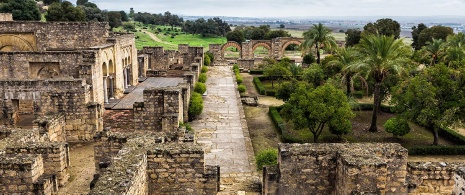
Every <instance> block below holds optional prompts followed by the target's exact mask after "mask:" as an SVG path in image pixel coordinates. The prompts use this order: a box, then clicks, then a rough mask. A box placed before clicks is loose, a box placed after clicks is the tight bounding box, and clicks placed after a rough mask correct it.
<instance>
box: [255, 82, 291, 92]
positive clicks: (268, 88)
mask: <svg viewBox="0 0 465 195" xmlns="http://www.w3.org/2000/svg"><path fill="white" fill-rule="evenodd" d="M261 82H262V85H263V87H265V90H266V91H277V90H278V89H279V86H280V85H282V84H284V83H288V82H290V81H281V83H279V81H278V80H274V81H273V85H274V87H272V85H271V81H269V80H266V81H261Z"/></svg>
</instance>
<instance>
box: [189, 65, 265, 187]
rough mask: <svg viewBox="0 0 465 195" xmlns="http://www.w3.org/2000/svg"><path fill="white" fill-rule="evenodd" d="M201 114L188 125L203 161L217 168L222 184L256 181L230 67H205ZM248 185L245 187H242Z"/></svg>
mask: <svg viewBox="0 0 465 195" xmlns="http://www.w3.org/2000/svg"><path fill="white" fill-rule="evenodd" d="M207 74H208V79H207V82H206V85H207V93H208V95H207V96H204V109H203V112H202V114H201V115H200V116H199V117H198V118H197V119H196V120H194V121H193V122H192V123H191V126H192V127H193V129H194V130H195V131H196V140H197V143H199V144H202V145H204V147H205V151H206V153H205V162H206V164H208V165H219V166H220V172H221V179H222V184H225V185H234V184H235V183H241V182H242V183H243V182H246V183H247V181H249V182H248V183H250V180H253V179H254V178H255V179H258V177H256V176H257V173H256V172H255V164H254V155H253V148H252V143H251V141H250V137H249V131H248V128H247V122H246V120H245V115H244V110H243V109H242V104H241V102H240V98H239V93H238V92H237V89H236V88H237V85H236V84H235V82H236V81H235V79H234V77H233V73H232V70H231V67H230V66H212V67H209V71H208V73H207ZM246 185H249V184H246Z"/></svg>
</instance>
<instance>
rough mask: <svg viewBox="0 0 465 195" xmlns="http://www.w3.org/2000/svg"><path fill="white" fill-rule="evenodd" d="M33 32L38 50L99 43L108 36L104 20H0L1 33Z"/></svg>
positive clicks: (61, 48) (77, 47)
mask: <svg viewBox="0 0 465 195" xmlns="http://www.w3.org/2000/svg"><path fill="white" fill-rule="evenodd" d="M21 33H33V34H34V35H35V37H36V44H37V49H38V51H51V50H67V49H68V50H69V49H79V48H88V47H89V46H92V45H101V44H104V43H105V42H106V39H105V38H106V37H109V26H108V23H106V22H101V23H100V22H37V21H3V22H0V35H1V34H21Z"/></svg>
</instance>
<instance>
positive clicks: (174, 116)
mask: <svg viewBox="0 0 465 195" xmlns="http://www.w3.org/2000/svg"><path fill="white" fill-rule="evenodd" d="M143 94H144V102H136V103H135V104H134V122H135V129H139V130H147V131H156V132H171V131H174V130H176V129H177V128H178V126H179V121H184V111H183V109H184V105H183V104H184V102H183V98H182V88H180V87H165V88H150V89H145V90H144V92H143Z"/></svg>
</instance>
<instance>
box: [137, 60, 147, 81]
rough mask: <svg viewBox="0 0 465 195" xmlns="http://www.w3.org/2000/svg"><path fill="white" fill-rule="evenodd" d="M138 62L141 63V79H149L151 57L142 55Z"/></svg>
mask: <svg viewBox="0 0 465 195" xmlns="http://www.w3.org/2000/svg"><path fill="white" fill-rule="evenodd" d="M137 60H138V63H139V77H147V75H146V72H147V70H148V69H149V55H147V54H140V55H138V57H137Z"/></svg>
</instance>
